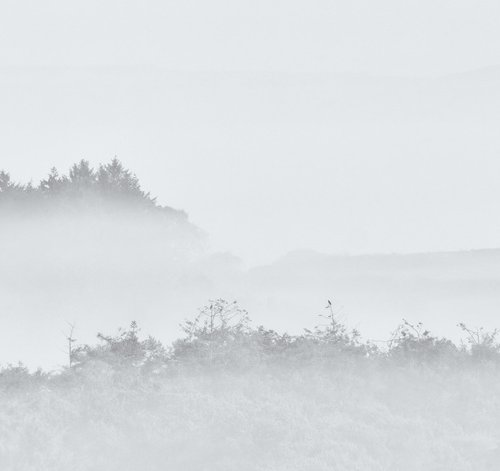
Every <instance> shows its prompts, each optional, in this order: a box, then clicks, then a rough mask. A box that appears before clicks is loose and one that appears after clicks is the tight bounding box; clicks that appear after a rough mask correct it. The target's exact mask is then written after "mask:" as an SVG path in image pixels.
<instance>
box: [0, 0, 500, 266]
mask: <svg viewBox="0 0 500 471" xmlns="http://www.w3.org/2000/svg"><path fill="white" fill-rule="evenodd" d="M499 19H500V6H499V5H498V2H493V1H485V2H480V3H477V2H471V1H464V0H461V1H459V2H449V1H438V2H431V1H428V0H426V1H423V2H422V1H420V2H404V3H401V2H398V1H394V0H385V1H383V2H371V1H367V0H364V1H356V2H344V1H335V2H325V1H314V2H300V1H296V0H294V1H291V2H290V1H289V2H283V1H275V0H273V1H265V2H260V1H259V2H241V1H240V2H239V1H236V2H229V1H222V0H217V1H216V2H210V3H204V2H181V3H179V2H163V1H162V2H160V1H147V2H134V1H126V2H114V1H99V2H97V1H90V2H72V3H66V2H61V1H50V2H44V4H43V6H42V5H41V4H39V3H38V2H30V1H24V2H11V1H6V2H2V5H1V7H0V31H1V32H2V33H1V34H2V41H1V42H0V66H1V69H0V102H1V104H2V106H1V107H0V126H1V128H2V138H1V139H0V154H1V156H2V157H1V161H0V163H1V166H2V167H5V168H8V169H9V170H10V171H11V172H12V173H13V175H14V177H16V178H18V179H21V180H27V179H30V178H33V179H39V178H41V177H42V176H44V175H45V172H46V171H47V167H48V166H51V165H56V166H57V167H58V168H60V169H65V168H67V167H68V166H69V165H70V164H71V163H73V162H74V161H75V160H77V159H79V158H81V157H85V158H88V159H90V160H91V161H92V162H94V163H97V162H100V161H105V160H108V159H109V158H111V157H112V156H114V155H117V156H118V157H119V158H120V159H121V160H122V161H124V163H125V164H126V165H127V166H129V167H131V168H133V169H134V171H135V172H137V174H138V175H139V177H140V178H141V181H142V182H143V184H144V186H145V187H147V188H148V189H151V190H152V191H153V192H154V193H155V195H157V196H158V197H159V198H160V200H161V201H163V202H165V203H166V204H171V205H172V206H175V207H181V208H184V209H186V210H187V211H188V212H189V214H190V216H191V219H192V220H193V221H194V222H195V223H196V224H198V225H199V226H200V227H203V228H204V229H205V230H206V231H207V232H208V233H209V234H210V237H211V241H212V244H213V247H214V248H215V249H216V250H231V251H233V252H234V253H236V254H237V255H239V256H242V257H243V258H244V260H245V262H246V263H248V264H250V265H255V264H259V263H262V262H270V261H272V260H274V259H275V258H276V257H278V256H281V255H284V254H285V253H286V252H288V251H290V250H294V249H297V248H311V249H315V250H319V251H322V252H326V253H373V252H426V251H435V250H462V249H465V250H467V249H473V248H486V247H496V246H497V245H498V240H499V237H500V228H499V225H498V221H497V218H495V217H493V216H492V215H493V214H495V212H496V201H497V200H498V198H499V196H500V195H499V191H498V185H497V184H496V175H497V174H498V172H499V170H500V169H499V165H500V164H499V162H500V160H499V159H498V153H499V152H500V140H499V139H500V138H499V134H498V132H497V129H498V121H499V118H500V116H499V110H500V97H499V92H498V90H499V89H500V88H499V86H498V84H499V80H500V78H499V77H500V72H499V68H498V67H499V64H500V57H499V51H498V46H497V45H498V44H499V42H500V33H499V29H498V28H497V25H498V20H499ZM469 71H473V72H469Z"/></svg>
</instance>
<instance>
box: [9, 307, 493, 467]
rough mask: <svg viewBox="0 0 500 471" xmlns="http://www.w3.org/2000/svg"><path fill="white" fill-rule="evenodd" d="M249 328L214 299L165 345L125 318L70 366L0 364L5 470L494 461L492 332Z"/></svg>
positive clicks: (74, 349) (329, 318)
mask: <svg viewBox="0 0 500 471" xmlns="http://www.w3.org/2000/svg"><path fill="white" fill-rule="evenodd" d="M325 312H326V313H327V315H326V316H325V318H324V323H323V324H322V325H320V326H318V327H316V328H314V329H312V330H306V331H304V333H303V334H302V335H299V336H289V335H286V334H278V333H277V332H274V331H272V330H267V329H265V328H263V327H252V325H251V323H250V320H249V318H248V314H247V313H246V311H244V310H242V309H240V308H239V307H238V305H237V304H236V303H228V302H226V301H223V300H215V301H213V302H212V303H210V304H209V305H207V306H206V307H205V308H203V309H201V310H200V313H199V315H198V316H197V317H196V318H195V319H194V320H192V321H187V322H185V323H184V324H183V326H182V327H183V332H184V335H183V337H182V338H180V339H179V340H177V341H175V342H174V343H173V344H172V345H171V346H170V347H165V346H163V345H162V344H161V343H160V342H159V341H158V340H156V339H154V338H152V337H147V338H144V337H142V336H141V334H140V331H139V329H138V327H137V325H136V324H135V323H132V325H131V326H130V328H128V329H126V330H121V331H119V332H118V334H117V335H113V336H108V335H103V334H99V335H98V338H99V342H98V343H97V344H96V345H93V346H89V345H80V346H78V345H76V342H75V341H74V339H73V338H72V336H71V335H69V336H68V360H69V362H68V366H67V367H65V368H64V369H63V370H61V371H58V372H52V373H45V372H42V371H37V372H29V371H28V370H27V369H26V368H24V367H23V366H22V365H18V366H9V367H5V368H4V369H3V370H2V371H1V373H0V400H1V408H0V468H1V469H2V470H37V471H42V470H55V471H57V470H67V469H72V470H101V469H102V470H104V469H106V470H139V469H140V470H166V469H168V470H235V469H238V470H285V469H287V470H288V469H291V470H332V469H333V470H337V469H338V470H401V469H405V470H422V469H426V470H448V469H449V470H473V469H485V470H487V469H492V470H493V469H498V464H499V463H500V453H499V452H498V445H497V444H498V443H500V427H499V425H500V381H499V380H500V368H499V367H500V350H499V346H498V344H497V342H496V332H492V333H486V332H483V331H481V330H471V329H468V328H467V327H466V326H464V325H462V326H461V328H462V330H463V332H464V341H463V343H462V344H461V345H458V346H457V345H455V344H453V343H452V342H450V341H448V340H446V339H440V338H436V337H434V336H433V335H432V334H431V333H430V332H428V331H426V330H425V329H424V328H423V326H421V325H412V324H410V323H408V322H403V324H402V325H401V326H400V327H399V328H398V329H397V330H396V331H395V333H394V334H393V336H392V338H391V339H390V340H389V341H388V342H387V344H386V345H384V346H383V347H380V346H378V347H377V346H375V345H373V344H371V343H369V342H364V341H363V340H362V338H361V337H360V335H359V333H357V332H356V331H348V330H347V329H346V328H345V326H343V325H342V324H340V323H339V322H338V321H337V319H336V317H335V314H334V309H333V308H332V306H331V305H328V306H327V310H326V311H325Z"/></svg>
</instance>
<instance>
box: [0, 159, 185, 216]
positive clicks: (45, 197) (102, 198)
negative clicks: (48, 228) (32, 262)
mask: <svg viewBox="0 0 500 471" xmlns="http://www.w3.org/2000/svg"><path fill="white" fill-rule="evenodd" d="M117 206H121V207H125V208H132V209H134V208H135V209H138V208H140V209H142V210H147V211H151V210H155V211H158V210H159V211H163V212H167V213H169V214H175V215H177V216H184V217H185V214H184V213H183V212H182V211H178V210H173V209H172V208H169V207H167V206H161V205H159V204H158V202H157V200H156V198H154V197H152V196H151V194H150V193H148V192H145V191H144V190H143V189H142V187H141V184H140V182H139V179H138V178H137V176H136V175H135V174H134V173H133V172H131V171H130V170H129V169H127V168H125V167H124V165H123V164H122V163H121V162H120V161H119V160H118V159H117V158H114V159H112V160H111V161H110V162H109V163H107V164H100V165H99V166H98V167H97V168H93V167H92V166H91V165H90V163H89V162H88V161H87V160H84V159H82V160H81V161H80V162H78V163H75V164H74V165H72V166H71V168H70V169H69V171H68V173H67V174H60V173H59V171H58V170H57V169H56V168H55V167H54V168H52V169H51V171H50V172H49V174H48V175H47V177H46V178H44V179H42V180H41V181H40V182H39V183H38V184H33V183H32V182H29V183H26V184H22V183H19V182H16V181H14V180H13V179H12V177H11V175H10V174H9V173H8V172H6V171H4V170H2V171H0V209H7V208H9V209H13V210H17V211H22V210H40V209H48V208H49V209H50V208H63V209H71V208H76V209H81V208H82V207H83V208H89V209H92V208H106V207H117Z"/></svg>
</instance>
